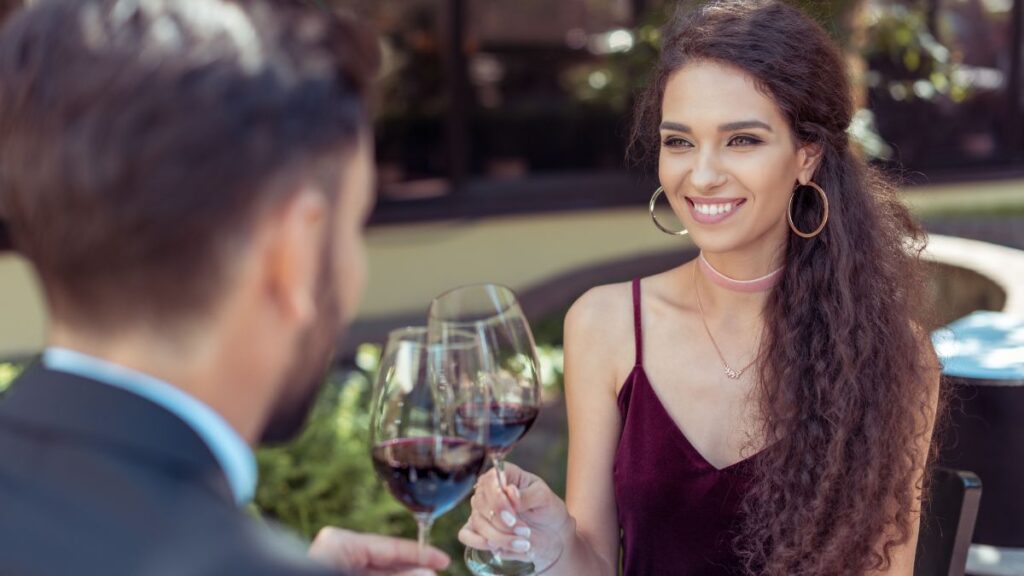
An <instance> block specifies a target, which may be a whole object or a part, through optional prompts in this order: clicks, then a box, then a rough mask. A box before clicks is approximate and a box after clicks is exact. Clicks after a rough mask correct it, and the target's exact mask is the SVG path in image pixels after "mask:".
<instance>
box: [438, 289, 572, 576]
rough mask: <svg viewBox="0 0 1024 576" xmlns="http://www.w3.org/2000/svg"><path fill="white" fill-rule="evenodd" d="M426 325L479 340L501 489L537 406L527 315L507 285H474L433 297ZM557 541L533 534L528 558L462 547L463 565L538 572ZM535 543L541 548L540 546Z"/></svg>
mask: <svg viewBox="0 0 1024 576" xmlns="http://www.w3.org/2000/svg"><path fill="white" fill-rule="evenodd" d="M427 325H428V327H429V331H430V338H431V340H437V341H443V340H444V339H445V338H446V337H447V336H446V335H447V334H449V333H459V332H469V333H472V334H474V335H476V337H477V338H478V340H479V341H480V348H479V350H480V354H481V362H482V368H483V373H484V375H485V376H484V378H485V381H486V383H487V385H488V388H489V391H490V404H489V412H490V419H489V428H490V433H489V434H488V444H487V453H488V456H489V457H490V459H491V461H492V463H493V464H494V467H495V469H496V470H497V475H498V482H499V483H500V484H501V487H502V488H504V487H505V476H504V463H505V456H506V455H507V454H508V453H509V452H510V451H511V450H512V448H513V447H514V446H515V445H516V443H517V442H518V441H519V440H520V439H521V438H522V437H523V436H524V435H526V433H527V431H529V429H530V427H531V426H532V425H533V422H534V421H535V420H536V419H537V414H538V413H539V411H540V395H541V382H540V362H539V361H538V360H537V351H536V346H535V345H534V341H533V333H532V332H531V331H530V325H529V323H528V322H527V320H526V316H525V315H524V314H523V311H522V309H521V308H520V306H519V302H518V301H517V300H516V296H515V294H514V293H513V292H512V290H511V289H509V288H507V287H505V286H500V285H497V284H476V285H470V286H461V287H459V288H455V289H453V290H450V291H448V292H445V293H444V294H441V295H440V296H438V297H437V298H435V299H434V301H433V302H432V303H431V305H430V312H429V319H428V323H427ZM556 540H557V539H555V538H547V539H544V542H541V539H539V538H538V539H534V540H533V541H532V542H531V545H534V546H537V547H538V548H534V550H533V552H534V554H532V555H531V557H532V560H530V561H527V560H512V559H510V558H502V557H501V556H499V555H497V554H493V553H491V552H489V551H486V550H476V549H472V548H467V549H466V565H467V566H468V567H469V569H470V571H472V572H473V573H474V574H477V575H491V574H500V575H513V574H515V575H520V574H521V575H527V574H539V573H541V572H542V571H543V570H544V569H546V568H548V567H550V566H551V565H552V564H553V563H554V562H555V561H557V559H558V557H559V556H561V551H560V550H554V549H553V548H552V547H553V546H554V544H553V543H554V542H555V541H556ZM540 546H545V547H546V549H545V550H543V551H541V550H540V549H539V547H540ZM541 558H543V559H541ZM542 564H543V566H541V565H542Z"/></svg>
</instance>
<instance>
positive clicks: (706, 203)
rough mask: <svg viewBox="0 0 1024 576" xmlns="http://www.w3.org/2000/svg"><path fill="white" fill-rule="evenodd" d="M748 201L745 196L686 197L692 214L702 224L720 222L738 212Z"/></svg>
mask: <svg viewBox="0 0 1024 576" xmlns="http://www.w3.org/2000/svg"><path fill="white" fill-rule="evenodd" d="M746 203H747V201H746V200H745V199H743V198H715V199H711V198H699V199H697V198H690V197H687V198H686V204H687V206H689V208H690V216H692V217H693V219H694V220H696V221H697V222H699V223H700V224H718V223H719V222H722V221H724V220H725V219H727V218H729V217H730V216H732V215H733V214H735V213H736V212H738V211H739V208H740V207H741V206H743V205H744V204H746Z"/></svg>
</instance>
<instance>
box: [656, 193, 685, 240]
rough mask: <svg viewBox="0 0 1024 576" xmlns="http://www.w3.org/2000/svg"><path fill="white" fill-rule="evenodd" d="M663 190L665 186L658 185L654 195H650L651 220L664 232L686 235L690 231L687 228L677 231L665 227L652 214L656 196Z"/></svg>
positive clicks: (673, 234)
mask: <svg viewBox="0 0 1024 576" xmlns="http://www.w3.org/2000/svg"><path fill="white" fill-rule="evenodd" d="M663 192H665V188H664V187H662V186H658V189H657V190H655V191H654V196H651V205H650V211H651V220H652V221H653V222H654V225H655V226H657V227H658V230H661V231H662V232H664V233H665V234H670V235H672V236H686V235H687V234H689V233H690V231H689V230H687V229H686V228H683V229H682V230H678V231H677V230H671V229H669V228H666V227H664V226H662V224H661V222H658V217H657V216H655V215H654V205H655V203H656V202H657V201H658V196H660V195H661V194H662V193H663Z"/></svg>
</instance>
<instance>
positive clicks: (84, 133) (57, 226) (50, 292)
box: [0, 0, 377, 326]
mask: <svg viewBox="0 0 1024 576" xmlns="http://www.w3.org/2000/svg"><path fill="white" fill-rule="evenodd" d="M376 65H377V45H376V42H375V39H374V38H372V37H371V36H370V35H369V34H368V33H367V32H364V31H362V29H361V28H360V27H359V26H357V25H356V24H355V23H354V22H352V21H350V20H348V19H345V18H342V17H340V16H337V15H333V14H331V13H328V12H326V11H323V10H320V9H318V8H315V7H313V6H310V5H308V4H306V3H303V2H298V1H294V2H286V1H284V0H281V1H277V2H260V1H252V2H238V3H234V2H230V1H226V0H188V1H183V0H148V1H141V0H120V1H114V0H44V1H42V2H39V3H36V4H34V5H33V6H31V7H29V8H27V9H25V10H24V11H22V12H21V13H19V14H16V15H15V16H13V17H12V18H11V19H10V21H8V22H7V24H6V26H5V27H4V29H3V32H2V34H0V193H2V198H0V200H2V204H3V206H4V212H5V216H6V218H7V219H8V220H9V224H10V227H11V232H12V236H13V239H14V243H15V246H16V248H17V249H18V250H19V251H21V252H23V253H24V254H25V255H26V256H27V257H28V258H29V259H30V260H31V261H32V263H33V264H34V265H35V267H36V269H37V270H38V272H39V274H40V276H41V279H42V282H43V285H44V288H45V291H46V294H47V298H48V300H49V303H50V306H51V310H52V311H53V313H54V314H55V315H56V316H58V317H60V318H62V319H63V320H65V321H68V322H73V323H82V324H85V323H87V324H89V325H92V326H95V325H96V324H98V323H108V324H111V323H117V322H120V321H122V320H123V319H127V318H130V319H132V320H133V321H134V320H146V319H148V320H157V321H160V322H162V323H163V322H166V321H168V320H171V319H177V318H182V317H188V316H191V315H192V314H195V313H201V312H202V311H203V310H204V309H205V308H206V307H208V306H210V305H212V303H213V301H214V297H215V295H216V294H217V293H218V289H219V288H220V287H221V286H222V285H223V281H224V280H225V276H226V275H227V274H228V273H229V269H230V268H229V266H228V263H229V256H230V253H231V252H232V250H233V248H234V247H235V246H237V245H238V243H239V242H240V241H242V240H244V238H245V235H246V234H247V232H248V231H249V229H250V228H251V224H252V223H253V222H254V221H255V217H256V214H258V213H259V211H260V210H262V209H266V207H267V206H268V205H270V204H271V203H273V202H275V201H279V200H281V199H282V198H284V197H285V195H286V194H288V193H290V192H293V191H294V190H296V189H297V188H299V186H298V185H297V184H299V183H300V182H303V181H306V180H309V181H310V182H311V183H314V184H316V185H318V186H319V187H320V188H321V189H322V190H323V191H324V192H325V193H326V194H328V196H329V197H330V198H332V199H333V197H334V196H335V193H336V192H337V189H338V187H339V185H340V181H339V178H340V170H341V169H342V166H341V165H343V164H344V153H345V150H347V149H348V148H349V147H351V146H353V145H354V143H355V142H356V140H357V139H358V137H359V134H360V133H361V132H362V131H364V129H365V127H366V125H367V110H366V105H365V101H366V98H367V91H368V89H369V85H370V83H371V80H372V78H373V75H374V74H375V69H376Z"/></svg>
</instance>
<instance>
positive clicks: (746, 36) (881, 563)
mask: <svg viewBox="0 0 1024 576" xmlns="http://www.w3.org/2000/svg"><path fill="white" fill-rule="evenodd" d="M662 38H663V39H662V54H661V58H660V61H659V63H658V66H657V68H656V70H655V73H654V77H653V79H652V82H651V83H650V85H649V87H648V88H647V90H646V91H645V92H644V93H642V95H641V96H640V98H639V100H638V104H637V109H636V118H635V123H634V127H633V134H632V136H633V137H632V143H631V152H637V151H639V152H640V153H641V156H643V152H644V151H647V152H654V151H656V150H657V147H658V146H659V137H658V126H659V124H660V123H661V104H662V97H663V95H664V92H665V85H666V83H667V81H668V79H669V77H670V76H671V75H672V74H673V73H674V72H676V71H677V70H679V69H680V68H681V67H683V66H685V65H686V64H687V63H689V62H694V61H698V60H707V61H715V62H719V63H725V64H728V65H731V66H734V67H736V68H739V69H740V70H743V71H745V72H746V73H747V74H749V75H750V76H751V77H752V78H754V80H755V81H756V84H757V86H758V88H759V89H760V90H761V91H763V93H765V94H766V95H768V96H769V97H771V98H772V99H773V101H774V102H775V103H776V104H777V105H778V106H779V108H780V109H781V110H782V112H783V114H784V116H785V117H786V118H787V119H788V120H789V124H790V127H791V129H792V131H793V134H794V135H795V136H796V139H797V140H798V141H799V142H801V143H813V144H816V145H818V146H820V147H821V150H822V159H821V163H820V165H819V167H818V169H817V172H816V173H815V175H814V178H813V180H814V181H815V182H816V183H817V184H819V185H820V186H821V187H822V188H823V189H824V190H825V192H826V195H827V197H828V200H829V206H830V212H829V215H830V217H829V220H828V225H827V226H826V227H825V229H824V231H822V232H821V234H820V235H819V236H817V237H815V238H813V239H804V238H801V237H798V236H796V235H790V238H789V240H788V241H787V245H786V256H785V259H786V266H785V272H784V275H783V278H782V280H781V282H780V283H779V284H778V285H777V287H776V288H775V289H773V291H772V293H771V294H770V295H769V297H768V300H767V304H766V308H765V310H764V321H765V326H766V328H765V333H764V341H763V342H762V344H761V355H760V357H759V367H760V370H759V373H760V376H759V381H758V386H759V388H758V402H759V409H760V415H761V418H762V420H761V426H762V428H761V431H762V432H763V437H762V438H761V439H759V441H761V440H763V442H764V445H765V446H767V448H765V450H764V451H763V453H762V454H761V455H760V456H759V457H758V458H756V459H754V462H756V467H757V469H756V471H755V475H754V480H752V482H751V485H750V490H749V492H748V493H747V495H746V496H745V500H744V502H743V518H744V519H743V523H742V525H741V526H740V527H739V529H738V534H737V536H736V538H735V541H734V545H735V547H736V549H737V552H738V553H739V555H740V557H741V558H742V559H743V561H744V563H745V568H746V571H747V572H748V573H750V574H766V575H772V576H775V575H778V576H783V575H785V576H796V575H815V576H820V575H837V574H863V573H865V572H867V571H871V570H877V569H884V568H886V567H888V566H889V564H890V562H891V551H892V549H893V548H894V547H896V546H899V545H901V544H904V543H906V542H907V541H908V539H909V538H910V536H911V535H912V525H911V523H912V522H913V521H915V519H916V518H917V512H918V511H919V509H920V503H919V502H918V501H917V497H916V490H917V489H920V488H921V486H922V485H923V476H924V475H923V474H922V473H921V471H922V469H923V468H924V466H925V461H926V459H927V457H928V455H929V454H928V453H929V452H930V450H927V449H923V446H924V445H925V441H926V440H927V435H928V434H929V432H930V430H929V423H930V422H933V421H934V419H935V416H936V412H937V408H936V407H935V395H934V394H933V392H934V390H933V382H934V378H933V375H934V370H935V366H936V365H935V358H934V353H933V352H932V350H931V348H930V345H929V344H928V341H927V339H926V338H924V337H922V332H921V330H920V329H918V328H917V327H916V326H920V325H927V323H926V318H924V315H925V314H926V313H927V310H928V308H929V307H928V306H926V305H925V304H924V303H923V300H925V298H924V295H925V294H926V293H927V291H926V290H925V284H924V269H923V265H922V264H921V262H920V258H919V255H920V251H921V250H922V249H923V247H924V243H925V235H924V233H923V231H922V229H921V227H920V226H919V225H918V224H917V223H916V222H915V221H914V219H913V218H912V217H911V215H910V213H909V212H908V210H907V208H906V207H905V206H904V205H903V204H902V203H901V202H900V200H899V198H898V197H897V193H896V188H895V186H894V185H892V184H891V183H890V182H889V181H888V180H887V179H886V178H884V177H883V176H882V175H881V174H879V173H877V172H875V171H874V170H873V169H871V168H869V167H868V166H867V165H866V163H865V162H864V161H863V160H862V159H861V157H860V156H858V155H857V154H856V152H855V151H854V150H852V149H851V146H850V140H849V137H848V135H847V128H848V127H849V125H850V122H851V120H852V116H853V102H852V92H851V88H850V82H849V80H848V78H847V75H846V70H847V66H846V62H845V60H844V57H843V55H842V53H841V51H840V49H839V48H838V46H837V45H836V44H835V43H834V42H833V41H832V40H831V38H830V37H829V36H828V34H827V33H826V32H825V31H824V30H823V29H822V28H821V26H819V25H818V24H817V23H816V22H814V21H813V20H811V19H810V18H809V17H808V16H806V15H805V14H803V13H802V12H801V11H799V10H798V9H796V8H794V7H792V6H789V5H787V4H785V3H782V2H780V1H777V0H724V1H722V0H718V1H713V2H711V3H709V4H705V5H703V6H701V7H699V8H696V9H692V10H680V11H679V12H678V13H677V14H676V16H675V17H673V18H672V19H671V21H670V22H669V24H668V25H667V26H666V27H665V29H664V31H663V37H662ZM647 156H648V157H650V154H648V155H647ZM797 198H798V200H797V201H796V202H795V205H794V207H793V216H794V221H795V223H796V225H797V227H798V228H799V229H801V230H814V229H815V228H816V227H817V225H818V223H819V222H821V217H822V213H821V206H820V203H821V201H820V199H818V197H817V195H816V194H814V193H813V192H812V193H810V194H803V193H800V194H798V195H797ZM932 445H934V443H933V444H932Z"/></svg>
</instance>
